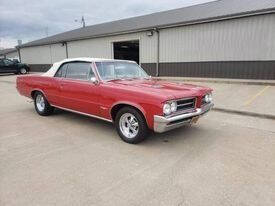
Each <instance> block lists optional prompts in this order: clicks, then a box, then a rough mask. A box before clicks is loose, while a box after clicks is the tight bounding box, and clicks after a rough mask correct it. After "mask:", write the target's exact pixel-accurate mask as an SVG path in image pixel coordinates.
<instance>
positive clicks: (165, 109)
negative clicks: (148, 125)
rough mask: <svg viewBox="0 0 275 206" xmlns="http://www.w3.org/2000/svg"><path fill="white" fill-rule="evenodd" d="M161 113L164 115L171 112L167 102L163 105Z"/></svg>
mask: <svg viewBox="0 0 275 206" xmlns="http://www.w3.org/2000/svg"><path fill="white" fill-rule="evenodd" d="M163 113H164V114H166V115H169V114H171V105H170V104H169V103H165V104H164V105H163Z"/></svg>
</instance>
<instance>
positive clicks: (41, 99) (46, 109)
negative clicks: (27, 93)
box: [34, 92, 54, 116]
mask: <svg viewBox="0 0 275 206" xmlns="http://www.w3.org/2000/svg"><path fill="white" fill-rule="evenodd" d="M34 107H35V110H36V112H37V113H38V114H39V115H41V116H48V115H50V114H52V113H53V110H54V108H53V107H52V106H51V105H50V104H49V102H48V101H47V99H46V97H45V96H44V95H43V94H42V93H41V92H36V93H35V95H34Z"/></svg>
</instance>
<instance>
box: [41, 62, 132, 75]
mask: <svg viewBox="0 0 275 206" xmlns="http://www.w3.org/2000/svg"><path fill="white" fill-rule="evenodd" d="M74 61H85V62H104V61H128V60H117V59H103V58H90V57H78V58H69V59H64V60H62V61H60V62H56V63H54V64H53V65H52V67H51V68H50V69H49V70H48V71H47V72H46V73H44V74H42V76H47V77H53V76H54V75H55V73H56V72H57V70H58V68H59V67H60V66H61V65H62V64H63V63H66V62H74ZM128 62H133V61H128Z"/></svg>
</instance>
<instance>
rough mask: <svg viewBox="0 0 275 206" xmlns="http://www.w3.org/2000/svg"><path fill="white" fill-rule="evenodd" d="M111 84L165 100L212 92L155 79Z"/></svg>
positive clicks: (200, 87)
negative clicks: (151, 94)
mask: <svg viewBox="0 0 275 206" xmlns="http://www.w3.org/2000/svg"><path fill="white" fill-rule="evenodd" d="M112 82H113V84H115V85H118V86H121V85H124V86H128V87H130V88H131V89H133V90H135V91H139V92H144V93H154V94H155V95H159V96H165V97H166V99H180V98H185V97H192V96H201V95H204V94H205V93H206V92H210V91H212V90H211V89H210V88H207V87H202V86H197V85H192V84H185V83H177V82H169V81H163V80H156V79H149V80H147V79H142V80H140V79H138V80H137V79H133V80H113V81H112Z"/></svg>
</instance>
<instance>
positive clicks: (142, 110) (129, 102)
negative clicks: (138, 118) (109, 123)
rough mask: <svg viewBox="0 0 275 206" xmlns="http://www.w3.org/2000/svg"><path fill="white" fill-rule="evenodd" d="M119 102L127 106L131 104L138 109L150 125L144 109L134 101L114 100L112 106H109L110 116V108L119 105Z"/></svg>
mask: <svg viewBox="0 0 275 206" xmlns="http://www.w3.org/2000/svg"><path fill="white" fill-rule="evenodd" d="M120 104H124V105H129V106H132V107H134V108H136V109H138V110H139V111H140V112H141V113H142V114H143V116H144V118H145V120H146V123H147V125H150V123H149V122H148V116H147V115H148V114H147V112H146V111H145V109H144V108H143V107H142V106H141V105H140V104H137V103H135V102H131V101H118V102H115V103H114V104H112V106H111V107H110V111H109V112H110V117H112V114H111V112H112V109H113V108H114V107H115V106H117V105H120Z"/></svg>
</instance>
